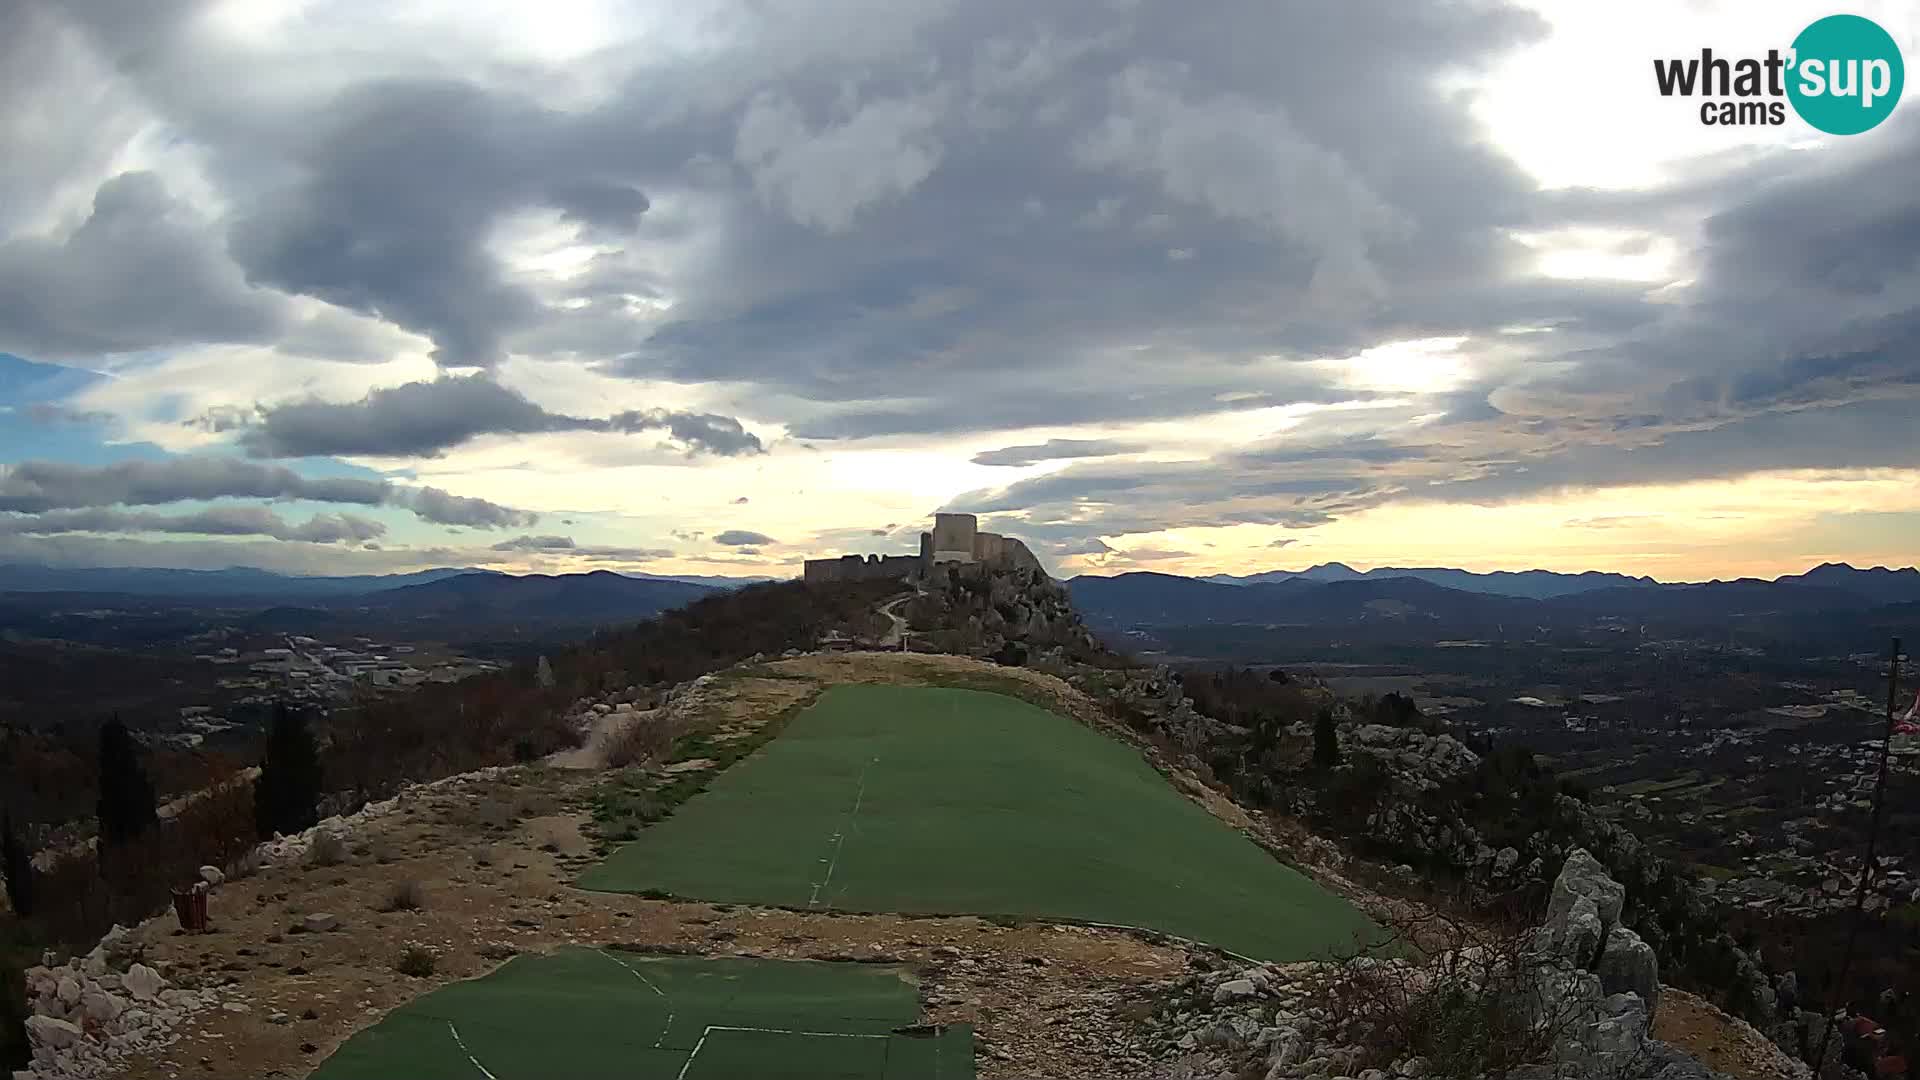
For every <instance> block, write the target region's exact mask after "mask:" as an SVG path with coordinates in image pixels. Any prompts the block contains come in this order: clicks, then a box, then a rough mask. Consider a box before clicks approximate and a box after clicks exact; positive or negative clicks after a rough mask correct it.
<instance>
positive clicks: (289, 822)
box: [253, 703, 320, 836]
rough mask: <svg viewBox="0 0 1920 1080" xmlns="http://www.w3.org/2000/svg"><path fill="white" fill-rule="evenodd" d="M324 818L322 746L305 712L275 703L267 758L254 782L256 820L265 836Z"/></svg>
mask: <svg viewBox="0 0 1920 1080" xmlns="http://www.w3.org/2000/svg"><path fill="white" fill-rule="evenodd" d="M319 820H320V749H319V747H318V746H316V745H315V744H314V741H313V732H312V731H311V730H310V729H309V728H308V727H307V717H306V714H305V713H304V712H301V711H299V710H296V709H292V708H289V707H288V706H287V705H286V704H285V703H282V704H279V705H276V706H274V709H273V730H272V731H271V732H269V733H268V735H267V758H266V760H265V761H263V762H261V763H260V779H258V780H256V781H254V783H253V823H254V828H255V829H256V830H258V832H259V834H260V835H261V836H272V835H273V834H274V833H283V834H292V833H297V832H300V831H301V830H303V829H310V828H312V827H313V825H314V824H315V823H316V822H318V821H319Z"/></svg>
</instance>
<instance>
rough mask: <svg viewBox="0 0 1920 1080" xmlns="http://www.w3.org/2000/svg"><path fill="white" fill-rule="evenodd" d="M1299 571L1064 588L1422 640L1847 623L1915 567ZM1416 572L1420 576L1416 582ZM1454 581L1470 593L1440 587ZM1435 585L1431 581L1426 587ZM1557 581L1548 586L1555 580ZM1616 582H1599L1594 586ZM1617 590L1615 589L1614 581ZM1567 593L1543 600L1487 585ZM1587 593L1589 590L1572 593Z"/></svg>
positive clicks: (1193, 617)
mask: <svg viewBox="0 0 1920 1080" xmlns="http://www.w3.org/2000/svg"><path fill="white" fill-rule="evenodd" d="M1309 573H1311V574H1314V575H1317V576H1307V575H1306V574H1291V573H1281V574H1279V575H1278V576H1275V575H1252V576H1250V577H1247V578H1240V579H1234V581H1233V583H1223V582H1222V581H1221V580H1219V579H1218V578H1209V579H1200V578H1188V577H1179V576H1177V575H1172V574H1152V573H1133V574H1120V575H1118V576H1114V577H1093V576H1089V575H1082V576H1080V577H1076V578H1073V579H1071V580H1070V581H1069V582H1068V583H1067V587H1068V589H1069V590H1070V591H1071V592H1072V594H1073V599H1074V603H1075V605H1076V606H1078V607H1079V608H1080V609H1081V611H1082V612H1083V613H1084V614H1085V617H1086V618H1087V620H1088V622H1089V623H1091V624H1093V625H1096V626H1100V627H1103V628H1106V629H1113V628H1116V627H1153V626H1160V627H1172V626H1199V625H1208V624H1216V625H1218V624H1225V625H1260V626H1306V625H1327V626H1335V625H1353V624H1362V623H1373V624H1376V625H1377V624H1380V623H1382V622H1383V621H1389V620H1391V621H1397V622H1398V623H1399V624H1401V625H1403V626H1406V627H1417V626H1420V625H1430V627H1431V628H1432V630H1433V631H1434V633H1436V634H1440V633H1445V634H1470V633H1479V632H1482V631H1485V630H1488V629H1491V628H1499V627H1517V628H1525V627H1534V626H1561V627H1569V626H1578V625H1582V624H1588V623H1592V622H1593V621H1595V620H1598V619H1615V620H1620V621H1623V622H1641V623H1660V624H1672V623H1681V624H1688V625H1708V624H1726V623H1730V622H1733V621H1736V620H1771V621H1772V622H1773V623H1780V624H1783V625H1784V623H1783V621H1784V622H1785V623H1790V622H1791V621H1792V620H1793V619H1802V620H1805V619H1806V618H1807V617H1809V616H1822V617H1823V618H1824V620H1825V621H1827V622H1834V621H1836V620H1840V621H1853V620H1854V618H1855V616H1857V615H1859V614H1861V613H1866V612H1869V611H1873V612H1877V613H1878V614H1879V615H1888V616H1892V615H1897V614H1899V610H1900V608H1901V607H1904V606H1905V605H1912V604H1916V603H1920V570H1912V569H1908V570H1888V569H1885V568H1881V567H1876V568H1874V569H1871V570H1857V569H1854V568H1853V567H1850V566H1846V565H1844V564H1837V563H1833V564H1827V565H1825V566H1820V567H1816V568H1814V569H1813V570H1810V571H1808V572H1807V573H1805V574H1794V575H1788V576H1785V577H1781V578H1778V579H1776V580H1774V581H1763V580H1760V579H1757V578H1742V579H1739V580H1736V581H1710V582H1704V583H1698V584H1662V583H1660V582H1656V581H1653V580H1651V579H1647V578H1628V577H1624V576H1622V575H1618V574H1600V573H1592V574H1552V573H1549V572H1547V571H1524V572H1521V573H1509V574H1506V575H1504V577H1503V576H1502V575H1499V574H1467V573H1466V572H1465V571H1458V570H1435V571H1414V572H1401V573H1402V576H1397V577H1395V576H1386V575H1389V574H1392V573H1395V572H1394V571H1389V570H1374V571H1369V572H1367V573H1365V574H1361V573H1358V572H1356V571H1353V570H1352V569H1351V568H1348V567H1345V566H1342V565H1340V564H1338V563H1330V564H1325V565H1323V566H1318V567H1314V568H1312V571H1310V572H1309ZM1422 575H1426V576H1422ZM1453 575H1459V576H1460V577H1464V578H1466V579H1468V580H1469V581H1470V582H1471V583H1473V584H1475V585H1476V586H1477V587H1475V588H1457V587H1453V586H1450V585H1447V584H1445V582H1446V581H1449V580H1455V578H1454V577H1453ZM1433 577H1438V578H1440V579H1441V580H1440V581H1435V580H1432V578H1433ZM1556 579H1557V580H1556ZM1609 581H1611V582H1616V583H1615V584H1607V583H1606V582H1609ZM1618 582H1627V584H1618ZM1489 584H1494V585H1498V586H1500V587H1501V588H1520V587H1528V588H1536V589H1541V590H1549V589H1561V588H1565V589H1569V590H1570V591H1564V592H1559V593H1555V594H1551V595H1545V596H1523V595H1512V594H1508V593H1504V592H1501V591H1498V590H1497V589H1492V588H1488V587H1486V586H1488V585H1489ZM1578 585H1592V586H1593V587H1579V588H1576V587H1575V586H1578Z"/></svg>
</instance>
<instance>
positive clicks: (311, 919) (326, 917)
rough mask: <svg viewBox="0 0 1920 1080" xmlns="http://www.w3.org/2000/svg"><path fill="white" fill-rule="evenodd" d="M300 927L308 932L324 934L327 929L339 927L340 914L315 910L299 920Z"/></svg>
mask: <svg viewBox="0 0 1920 1080" xmlns="http://www.w3.org/2000/svg"><path fill="white" fill-rule="evenodd" d="M300 928H301V929H303V930H305V931H306V932H307V933H309V934H324V933H326V932H327V931H329V930H338V929H340V916H338V915H334V914H330V913H328V912H324V911H322V912H315V913H314V914H312V915H308V916H307V917H305V918H303V919H301V920H300Z"/></svg>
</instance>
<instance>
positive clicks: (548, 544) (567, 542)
mask: <svg viewBox="0 0 1920 1080" xmlns="http://www.w3.org/2000/svg"><path fill="white" fill-rule="evenodd" d="M493 550H494V551H572V550H574V544H573V537H571V536H516V537H514V538H513V539H511V540H502V541H500V542H499V543H497V544H495V545H493Z"/></svg>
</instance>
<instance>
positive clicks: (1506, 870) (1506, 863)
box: [1493, 847, 1597, 913]
mask: <svg viewBox="0 0 1920 1080" xmlns="http://www.w3.org/2000/svg"><path fill="white" fill-rule="evenodd" d="M1519 864H1520V853H1519V852H1518V851H1515V850H1514V849H1512V848H1510V847H1503V848H1501V849H1500V850H1499V851H1498V852H1497V853H1495V854H1494V856H1493V872H1494V873H1495V874H1496V875H1498V876H1500V877H1506V876H1507V875H1508V874H1511V873H1513V868H1514V867H1515V866H1518V865H1519ZM1596 913H1597V912H1596Z"/></svg>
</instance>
